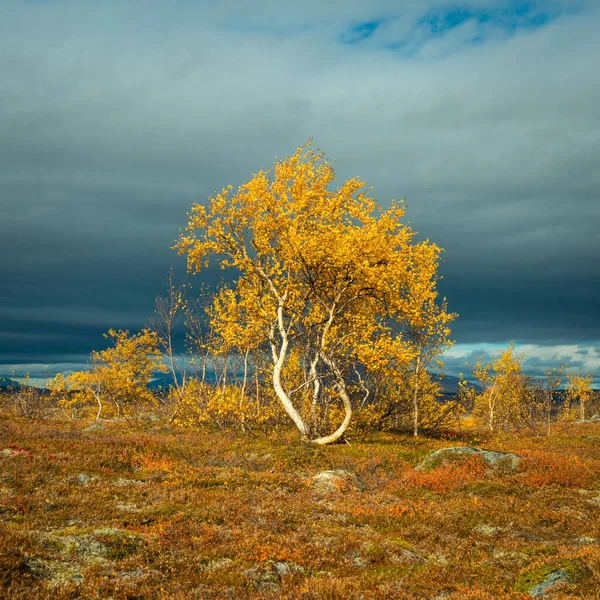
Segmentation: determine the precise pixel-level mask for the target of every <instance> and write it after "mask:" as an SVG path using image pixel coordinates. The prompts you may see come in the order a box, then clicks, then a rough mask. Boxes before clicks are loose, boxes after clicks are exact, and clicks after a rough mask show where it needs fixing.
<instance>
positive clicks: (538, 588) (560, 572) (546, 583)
mask: <svg viewBox="0 0 600 600" xmlns="http://www.w3.org/2000/svg"><path fill="white" fill-rule="evenodd" d="M569 581H570V578H569V574H568V573H567V572H566V571H565V570H564V569H556V570H554V571H552V572H551V573H548V575H546V577H544V579H543V580H542V581H540V583H538V584H537V585H534V586H533V587H532V588H530V589H529V590H528V591H527V593H528V594H529V595H530V596H531V597H532V598H545V597H546V592H547V591H548V590H549V589H551V588H553V587H554V586H555V585H556V584H557V583H563V582H569Z"/></svg>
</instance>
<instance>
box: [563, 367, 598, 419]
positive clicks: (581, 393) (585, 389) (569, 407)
mask: <svg viewBox="0 0 600 600" xmlns="http://www.w3.org/2000/svg"><path fill="white" fill-rule="evenodd" d="M593 382H594V378H593V376H592V375H590V374H587V375H580V374H578V373H568V374H567V386H566V401H565V404H564V408H563V412H564V414H565V415H566V416H570V417H571V418H574V417H575V414H576V413H575V406H574V405H578V408H579V410H578V413H579V414H578V415H577V416H578V418H579V420H581V421H585V420H586V418H587V407H588V405H589V403H590V401H591V399H592V396H593V393H594V391H593V389H592V383H593Z"/></svg>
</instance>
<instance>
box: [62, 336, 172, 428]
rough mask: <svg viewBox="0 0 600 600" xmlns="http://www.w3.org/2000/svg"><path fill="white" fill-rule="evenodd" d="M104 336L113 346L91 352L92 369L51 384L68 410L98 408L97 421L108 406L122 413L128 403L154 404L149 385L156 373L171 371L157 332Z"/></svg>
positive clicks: (63, 377)
mask: <svg viewBox="0 0 600 600" xmlns="http://www.w3.org/2000/svg"><path fill="white" fill-rule="evenodd" d="M104 337H105V338H109V339H111V341H112V343H113V345H112V347H110V348H107V349H106V350H101V351H100V352H97V351H93V352H92V353H91V356H90V363H91V364H90V368H89V370H87V371H76V372H74V373H71V374H70V375H67V376H66V377H65V376H64V375H63V374H61V373H59V374H58V375H57V376H56V377H55V379H54V380H53V382H52V384H51V391H52V393H53V394H55V395H56V396H59V397H60V398H61V400H60V404H61V405H62V406H64V407H65V408H79V407H86V406H90V405H96V407H97V412H96V419H99V418H100V416H101V415H102V411H103V410H104V408H105V405H106V404H107V403H111V404H112V406H114V407H115V409H116V411H117V413H118V414H120V412H121V408H122V407H123V406H125V405H127V404H132V403H143V402H151V403H152V402H154V397H153V395H152V393H151V391H150V390H149V389H148V387H147V386H148V383H149V382H150V381H151V379H152V377H153V375H154V373H156V372H162V373H165V372H167V367H166V365H165V364H164V363H163V359H162V353H161V351H160V349H159V341H158V336H157V334H156V333H155V332H154V331H151V330H149V329H143V330H142V331H140V332H139V333H137V334H135V335H130V334H129V331H123V330H118V331H116V330H114V329H111V330H109V332H108V333H107V334H104Z"/></svg>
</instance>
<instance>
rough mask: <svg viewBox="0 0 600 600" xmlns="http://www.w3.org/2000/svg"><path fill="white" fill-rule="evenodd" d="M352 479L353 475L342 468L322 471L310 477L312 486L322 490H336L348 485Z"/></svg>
mask: <svg viewBox="0 0 600 600" xmlns="http://www.w3.org/2000/svg"><path fill="white" fill-rule="evenodd" d="M351 480H352V475H351V474H350V473H348V471H344V470H342V469H334V470H331V471H321V473H317V474H316V475H313V476H312V477H311V478H310V482H311V484H312V486H313V487H314V488H315V489H317V490H319V491H322V492H336V491H339V490H340V489H342V488H344V487H345V486H347V485H348V484H349V483H350V482H351Z"/></svg>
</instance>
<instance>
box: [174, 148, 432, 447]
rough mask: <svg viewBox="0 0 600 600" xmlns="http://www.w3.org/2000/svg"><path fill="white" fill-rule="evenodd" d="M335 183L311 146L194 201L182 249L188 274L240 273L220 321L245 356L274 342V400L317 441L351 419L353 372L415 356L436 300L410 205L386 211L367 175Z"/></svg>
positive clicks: (217, 308) (335, 435) (215, 316)
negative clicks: (419, 331) (408, 216)
mask: <svg viewBox="0 0 600 600" xmlns="http://www.w3.org/2000/svg"><path fill="white" fill-rule="evenodd" d="M334 178H335V174H334V171H333V168H332V166H331V163H330V162H329V161H328V160H327V159H325V158H324V156H323V155H322V154H320V153H316V152H314V151H313V150H312V149H311V148H310V143H309V144H306V145H305V146H303V147H300V148H298V149H297V151H296V152H295V153H294V154H293V155H292V156H291V157H288V158H285V159H283V160H280V161H276V162H275V164H274V166H273V169H272V170H271V171H260V172H258V173H257V174H256V175H254V176H253V177H252V178H251V179H250V180H249V181H248V182H247V183H245V184H243V185H242V186H240V188H239V189H238V190H237V192H233V191H232V187H231V186H229V187H227V188H225V189H223V190H222V191H221V193H220V194H218V195H216V196H215V197H214V198H211V199H210V201H209V203H208V206H204V205H202V204H194V206H193V207H192V210H191V212H190V214H189V221H188V224H187V227H186V228H185V230H184V231H183V232H182V234H181V236H180V238H179V241H178V243H177V245H176V248H177V249H178V250H179V252H180V253H182V254H184V253H185V254H187V260H188V269H189V270H190V271H191V272H194V273H197V272H199V271H201V270H202V269H203V268H205V267H206V266H207V265H208V260H209V258H210V257H211V256H216V257H217V258H218V259H220V261H221V266H222V267H223V268H231V269H233V270H235V272H236V273H237V274H238V277H237V280H236V281H235V283H234V284H233V285H232V286H231V287H229V288H228V289H227V290H225V291H222V292H221V293H220V294H219V295H217V298H216V301H215V303H214V305H213V307H212V326H213V328H214V330H215V331H216V332H218V333H219V335H220V337H221V338H222V339H223V341H224V343H227V344H230V345H234V344H235V345H236V346H237V347H238V349H239V351H241V352H246V351H247V350H248V349H257V348H265V347H266V349H267V350H268V352H269V355H270V357H271V361H272V371H271V378H272V385H273V390H274V393H275V394H276V396H277V398H278V399H279V401H280V402H281V404H282V406H283V408H284V409H285V411H286V412H287V414H288V415H289V417H290V418H291V420H292V421H293V422H294V423H295V425H296V427H297V428H298V430H299V431H300V433H301V435H302V436H303V437H304V438H306V439H310V440H311V441H313V442H315V443H318V444H327V443H331V442H334V441H336V440H338V439H339V438H340V437H341V436H342V435H343V433H344V431H345V430H346V429H347V427H348V425H349V424H350V421H351V419H352V413H353V399H352V397H351V396H352V390H351V387H352V386H351V385H349V382H350V379H351V377H352V373H353V372H359V373H360V372H361V371H362V372H363V373H367V372H385V371H389V372H392V371H395V370H397V369H399V368H400V367H402V366H405V365H407V364H409V363H411V361H414V360H415V358H416V357H417V356H418V353H419V350H418V349H417V347H416V346H415V344H414V341H413V340H411V338H410V336H409V335H408V333H409V331H410V330H411V329H413V328H415V327H419V326H420V325H421V323H422V321H423V315H424V313H425V312H426V311H428V310H429V309H430V307H431V305H432V303H435V301H436V298H437V291H436V283H437V269H438V262H439V254H440V248H438V246H436V245H435V244H432V243H431V242H429V241H428V240H425V241H419V242H417V241H416V240H415V232H414V231H413V230H412V229H411V228H410V227H409V226H408V225H406V224H404V223H403V222H402V217H403V216H404V207H403V205H402V203H398V202H392V203H391V206H390V207H389V208H388V209H385V210H384V209H382V208H380V207H379V206H378V205H377V204H376V202H375V200H374V199H373V198H371V197H369V196H368V195H367V192H366V190H365V184H364V183H363V182H362V181H361V180H360V179H359V178H358V177H356V178H353V179H349V180H347V181H345V182H344V183H342V184H341V185H340V186H339V187H337V188H335V189H332V183H333V181H334ZM235 340H239V342H236V341H235ZM291 356H294V357H297V358H298V360H299V363H300V365H301V368H302V372H303V380H302V381H301V382H300V383H298V381H297V379H298V373H297V369H295V368H294V369H291V368H290V357H291ZM292 371H294V374H293V376H292ZM340 405H341V407H342V408H343V411H342V413H341V416H340V420H341V422H338V424H337V425H336V427H335V430H334V431H333V432H324V431H317V430H316V429H315V426H314V423H315V421H313V420H311V415H316V414H322V413H323V410H326V411H333V412H332V414H337V413H335V411H336V410H337V409H338V408H339V407H340ZM338 412H339V411H338ZM319 422H321V423H323V422H327V421H326V420H325V421H324V420H323V419H320V421H319Z"/></svg>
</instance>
